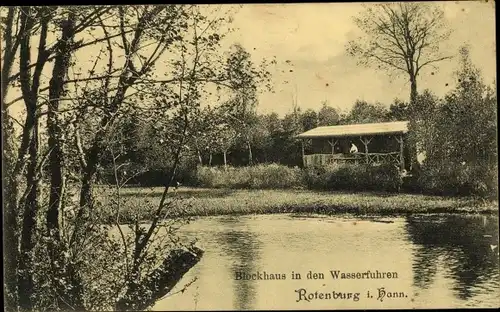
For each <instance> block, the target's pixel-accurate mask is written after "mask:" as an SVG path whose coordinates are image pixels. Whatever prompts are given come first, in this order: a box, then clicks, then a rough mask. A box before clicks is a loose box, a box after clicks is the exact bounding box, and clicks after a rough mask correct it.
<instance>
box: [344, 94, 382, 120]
mask: <svg viewBox="0 0 500 312" xmlns="http://www.w3.org/2000/svg"><path fill="white" fill-rule="evenodd" d="M387 115H388V112H387V109H386V108H385V107H384V105H382V104H381V103H375V104H371V103H368V102H366V101H360V100H357V101H356V102H355V103H354V106H353V107H352V108H351V110H350V111H349V113H348V114H347V115H346V116H344V118H342V120H341V122H342V124H362V123H373V122H384V121H387V119H388V118H387Z"/></svg>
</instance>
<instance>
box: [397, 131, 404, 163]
mask: <svg viewBox="0 0 500 312" xmlns="http://www.w3.org/2000/svg"><path fill="white" fill-rule="evenodd" d="M396 141H398V143H399V167H400V170H401V171H403V170H404V169H405V157H404V140H403V135H402V134H401V135H400V136H399V137H396Z"/></svg>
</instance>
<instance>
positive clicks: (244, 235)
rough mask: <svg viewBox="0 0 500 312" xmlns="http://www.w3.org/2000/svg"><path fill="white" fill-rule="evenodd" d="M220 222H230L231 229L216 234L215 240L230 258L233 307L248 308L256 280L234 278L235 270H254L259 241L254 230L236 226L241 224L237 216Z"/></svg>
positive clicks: (254, 293) (250, 307) (253, 297)
mask: <svg viewBox="0 0 500 312" xmlns="http://www.w3.org/2000/svg"><path fill="white" fill-rule="evenodd" d="M221 222H224V223H230V227H232V228H233V229H232V230H228V231H224V232H220V233H218V234H217V237H216V241H217V242H218V243H219V244H220V245H221V248H222V250H223V251H224V252H225V253H226V255H227V256H228V257H229V258H230V259H231V260H232V261H231V262H232V265H231V268H230V271H231V274H232V275H231V278H232V279H233V283H234V286H233V289H234V293H235V302H234V305H233V307H234V309H237V310H250V309H252V304H253V302H254V301H255V296H256V291H255V283H256V281H252V280H249V281H244V280H235V279H234V278H235V275H234V274H235V272H245V273H250V274H251V273H253V272H256V271H257V270H256V261H257V260H258V258H259V256H260V254H259V252H260V246H261V243H260V241H259V240H258V239H257V238H256V237H255V235H256V234H255V233H254V232H247V231H245V230H244V229H243V230H238V229H237V228H238V227H240V226H241V225H242V221H241V220H240V219H239V218H238V217H234V218H229V219H221Z"/></svg>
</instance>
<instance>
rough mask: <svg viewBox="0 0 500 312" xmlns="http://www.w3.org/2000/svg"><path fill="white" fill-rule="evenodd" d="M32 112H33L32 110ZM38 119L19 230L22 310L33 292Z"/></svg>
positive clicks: (34, 132)
mask: <svg viewBox="0 0 500 312" xmlns="http://www.w3.org/2000/svg"><path fill="white" fill-rule="evenodd" d="M32 114H34V112H32ZM37 160H38V121H35V125H34V126H33V129H32V136H31V142H30V147H29V164H28V172H27V175H26V180H27V181H26V182H27V186H26V199H25V202H24V214H23V219H22V231H21V252H20V259H19V275H18V299H19V305H20V307H21V308H22V309H24V310H32V309H33V302H32V300H31V296H32V295H33V293H34V280H33V271H32V269H33V249H34V247H35V227H36V213H37V211H38V204H37V198H38V179H37V172H36V168H37Z"/></svg>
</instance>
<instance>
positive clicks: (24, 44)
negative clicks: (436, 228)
mask: <svg viewBox="0 0 500 312" xmlns="http://www.w3.org/2000/svg"><path fill="white" fill-rule="evenodd" d="M22 12H23V14H21V17H20V18H21V25H22V27H24V31H23V33H22V36H21V39H20V50H19V69H20V82H21V92H22V95H23V99H24V103H25V105H26V114H27V115H26V124H27V125H29V128H24V129H23V141H22V143H21V150H20V151H19V159H22V158H24V157H25V153H26V151H27V152H28V155H29V163H28V168H27V172H26V190H25V193H24V195H25V198H23V199H22V200H24V204H21V203H20V204H19V207H20V206H21V205H22V206H23V209H24V213H23V217H22V226H21V227H22V229H21V237H20V253H19V264H18V265H19V267H18V279H17V281H18V285H17V287H18V288H17V293H18V300H19V302H18V304H19V306H20V307H21V308H22V309H24V310H32V309H33V302H32V298H31V296H32V295H33V292H34V279H33V272H32V269H33V249H34V247H35V227H36V213H37V210H38V205H37V199H38V177H37V162H38V117H37V116H36V114H37V99H38V96H37V95H38V87H39V83H40V75H41V69H42V68H43V65H44V62H43V61H44V55H43V54H42V55H41V54H40V53H39V55H38V60H37V65H36V68H35V72H34V74H33V79H31V70H29V67H28V66H29V64H30V61H31V45H30V40H31V32H30V30H31V29H32V28H33V25H34V18H33V14H34V13H33V8H31V7H23V8H22ZM45 30H46V29H45ZM45 35H46V32H44V29H43V28H42V30H41V34H40V46H41V47H44V46H45ZM42 52H43V51H42ZM38 61H40V63H38ZM24 144H26V145H24ZM25 148H26V150H25ZM21 157H22V158H21ZM18 165H20V166H22V165H23V162H22V161H20V162H19V163H18ZM16 167H17V165H16ZM18 169H21V168H19V167H18V168H15V171H16V172H15V173H16V175H17V173H19V175H22V171H21V170H19V171H17V170H18ZM16 195H17V194H15V195H13V196H16ZM16 201H17V198H16Z"/></svg>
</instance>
